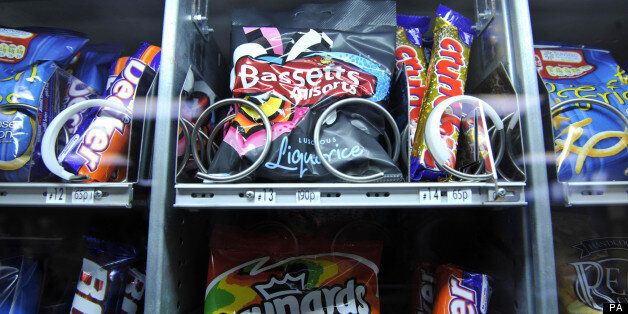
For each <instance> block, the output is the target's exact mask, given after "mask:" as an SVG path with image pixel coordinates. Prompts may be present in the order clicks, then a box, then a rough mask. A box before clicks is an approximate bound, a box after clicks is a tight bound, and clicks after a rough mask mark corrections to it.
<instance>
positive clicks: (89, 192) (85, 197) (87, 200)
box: [72, 189, 94, 204]
mask: <svg viewBox="0 0 628 314" xmlns="http://www.w3.org/2000/svg"><path fill="white" fill-rule="evenodd" d="M72 203H73V204H94V189H74V190H72Z"/></svg>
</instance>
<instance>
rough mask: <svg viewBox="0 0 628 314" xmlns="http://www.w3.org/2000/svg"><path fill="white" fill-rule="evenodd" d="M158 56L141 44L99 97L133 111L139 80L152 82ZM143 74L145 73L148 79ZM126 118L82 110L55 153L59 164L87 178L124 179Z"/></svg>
mask: <svg viewBox="0 0 628 314" xmlns="http://www.w3.org/2000/svg"><path fill="white" fill-rule="evenodd" d="M160 58H161V49H160V48H159V47H157V46H153V45H149V44H148V43H143V44H142V46H141V47H140V49H139V51H138V52H137V54H136V55H135V56H133V57H132V58H130V59H129V61H128V62H127V64H126V65H125V67H124V70H123V71H122V73H120V75H119V76H118V77H117V78H116V80H115V81H114V82H113V83H112V85H111V86H110V87H109V89H108V90H107V91H106V92H105V94H104V97H103V98H104V99H107V100H111V101H116V102H120V103H122V104H123V105H125V106H126V107H127V108H129V109H130V110H131V111H133V107H134V106H133V105H134V102H135V98H136V96H137V94H138V93H140V94H141V93H142V92H141V91H142V90H143V89H144V87H145V86H143V85H146V84H141V83H142V82H143V81H150V83H152V79H153V78H154V76H155V73H156V71H157V70H158V69H159V60H160ZM145 75H149V76H150V79H147V77H145ZM150 83H148V84H147V85H150ZM146 89H147V87H146ZM130 120H131V119H129V118H128V117H126V116H125V115H124V114H122V113H119V112H115V111H111V110H107V109H103V108H100V109H98V110H97V111H96V112H94V111H89V112H88V113H87V114H86V113H85V112H83V121H82V122H81V124H80V125H79V126H78V127H77V129H76V133H75V134H74V135H73V136H72V138H71V139H70V141H69V142H68V143H67V144H66V146H65V147H64V149H63V151H62V152H61V153H60V154H59V160H60V161H61V164H62V165H63V167H64V168H65V169H66V170H67V171H69V172H71V173H74V174H77V175H87V176H88V177H89V179H88V180H89V181H95V182H109V181H113V182H119V181H122V180H125V179H126V170H127V165H128V161H127V157H128V156H127V155H128V147H129V135H130V133H131V122H132V121H130ZM95 138H99V140H95Z"/></svg>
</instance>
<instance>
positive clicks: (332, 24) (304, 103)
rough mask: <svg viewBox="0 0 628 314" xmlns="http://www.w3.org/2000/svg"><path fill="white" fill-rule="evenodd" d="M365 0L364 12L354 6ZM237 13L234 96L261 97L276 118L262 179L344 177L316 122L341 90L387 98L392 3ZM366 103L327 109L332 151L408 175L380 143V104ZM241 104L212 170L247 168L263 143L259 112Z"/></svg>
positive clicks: (354, 165)
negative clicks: (320, 154) (325, 164)
mask: <svg viewBox="0 0 628 314" xmlns="http://www.w3.org/2000/svg"><path fill="white" fill-rule="evenodd" d="M357 8H359V10H360V11H361V14H360V15H359V16H355V14H354V13H355V12H354V11H353V10H355V9H357ZM295 12H299V13H295ZM325 12H331V14H327V13H325ZM250 15H253V16H252V17H251V16H250ZM246 16H249V17H248V19H247V18H246ZM296 16H298V17H296ZM238 18H239V20H236V21H234V24H233V28H232V47H233V70H232V73H231V90H232V92H233V96H234V97H239V98H244V99H247V100H249V101H252V102H253V103H254V104H256V105H258V106H259V107H260V108H261V109H262V110H263V111H264V112H265V113H266V116H267V117H268V118H269V120H270V121H271V124H272V140H273V141H272V145H271V149H270V153H269V155H268V156H267V157H266V159H265V162H264V163H263V164H262V165H261V166H260V167H259V168H258V169H257V170H256V171H255V172H254V174H253V176H254V177H255V180H257V181H264V180H266V181H278V182H295V181H297V182H306V181H307V182H312V181H317V182H321V181H338V180H339V179H338V178H337V177H335V176H333V175H332V174H330V173H329V172H328V171H327V169H326V168H324V167H323V165H322V164H321V161H320V160H319V157H318V155H317V154H316V152H315V150H314V145H313V139H312V137H313V131H314V126H315V124H316V122H317V120H318V117H319V116H320V115H321V113H322V112H323V111H324V110H325V109H326V108H327V106H328V105H330V104H332V103H334V102H336V101H339V100H341V99H345V98H350V97H360V98H365V99H368V100H371V101H373V102H376V103H380V104H382V105H384V106H386V105H387V102H388V99H389V89H390V85H391V76H392V67H393V64H394V46H395V38H394V30H395V24H396V23H395V5H394V3H393V2H389V1H376V2H374V1H349V2H343V3H338V4H325V5H321V4H309V5H304V6H302V7H300V8H299V9H297V10H295V11H294V12H291V13H290V14H285V13H283V14H282V13H272V14H266V15H262V14H259V13H256V14H254V13H251V12H248V13H247V12H244V13H243V15H242V16H239V17H238ZM267 25H273V26H267ZM314 27H315V28H316V30H314V29H312V28H314ZM361 108H362V107H356V106H355V105H352V106H347V107H341V108H338V109H337V110H336V112H335V114H332V115H331V116H330V117H329V118H328V120H327V122H326V124H325V125H324V127H323V130H322V132H321V143H320V144H321V150H322V152H323V153H324V158H326V159H327V160H328V161H329V162H330V163H331V164H332V166H334V167H335V168H336V169H338V170H339V171H341V172H343V173H347V174H350V175H354V176H363V175H369V174H373V173H375V172H378V173H379V172H383V173H384V174H385V176H384V177H383V178H382V179H381V180H382V181H400V180H402V179H403V178H402V175H401V172H400V170H399V169H398V167H397V166H396V163H395V161H393V160H392V159H391V157H390V156H389V154H388V153H387V152H386V150H385V149H384V148H383V147H382V144H381V143H382V142H384V141H385V140H384V139H383V138H384V137H385V136H387V134H385V131H384V130H385V124H384V119H383V117H382V114H381V113H380V112H378V111H375V110H373V109H371V108H364V109H361ZM233 109H234V113H235V114H236V117H235V119H233V121H231V123H230V125H229V126H228V129H227V131H226V135H225V136H224V139H223V142H222V144H221V145H220V147H219V149H218V151H217V153H216V155H215V157H214V159H213V162H212V164H211V166H210V168H209V173H213V174H224V173H232V172H239V171H241V170H242V169H244V168H246V167H248V165H249V164H251V163H252V162H254V161H255V160H256V159H257V158H258V156H259V155H260V154H261V151H262V147H263V146H264V144H265V134H266V133H265V130H264V127H263V125H262V124H261V123H260V119H259V117H258V116H257V113H256V112H255V111H253V110H252V109H250V108H247V107H244V106H239V105H238V106H234V108H233ZM389 127H390V126H389ZM393 127H396V126H393ZM380 141H381V142H380Z"/></svg>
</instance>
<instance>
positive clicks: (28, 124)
mask: <svg viewBox="0 0 628 314" xmlns="http://www.w3.org/2000/svg"><path fill="white" fill-rule="evenodd" d="M61 74H62V71H60V69H59V67H58V66H57V65H56V64H55V63H54V62H52V61H48V62H44V63H41V64H39V65H33V66H31V67H30V68H28V69H27V70H24V71H22V72H18V73H16V74H15V75H12V76H9V77H4V78H2V79H0V182H28V181H34V180H38V179H41V178H44V177H46V176H47V175H48V174H49V172H48V170H47V169H46V167H45V165H44V163H43V162H42V160H41V150H40V146H41V138H42V136H43V134H44V131H45V130H46V127H47V126H48V123H49V122H50V121H51V120H52V119H53V118H54V116H55V115H56V113H57V112H58V111H59V107H60V103H61V97H62V95H60V90H62V88H60V86H64V85H65V84H67V83H66V81H65V80H66V79H67V78H65V77H63V76H62V75H61ZM15 103H20V104H24V105H29V106H32V107H34V108H37V112H35V111H34V110H32V111H30V110H24V109H17V110H16V109H6V108H5V109H3V107H6V106H8V105H10V104H15Z"/></svg>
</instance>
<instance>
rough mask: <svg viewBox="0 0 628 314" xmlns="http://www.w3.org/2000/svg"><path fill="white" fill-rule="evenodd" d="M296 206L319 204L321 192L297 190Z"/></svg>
mask: <svg viewBox="0 0 628 314" xmlns="http://www.w3.org/2000/svg"><path fill="white" fill-rule="evenodd" d="M296 197H297V204H320V203H321V192H320V191H312V190H298V191H297V195H296Z"/></svg>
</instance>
